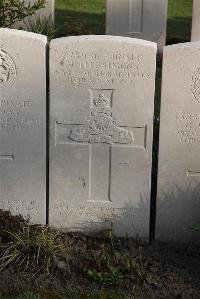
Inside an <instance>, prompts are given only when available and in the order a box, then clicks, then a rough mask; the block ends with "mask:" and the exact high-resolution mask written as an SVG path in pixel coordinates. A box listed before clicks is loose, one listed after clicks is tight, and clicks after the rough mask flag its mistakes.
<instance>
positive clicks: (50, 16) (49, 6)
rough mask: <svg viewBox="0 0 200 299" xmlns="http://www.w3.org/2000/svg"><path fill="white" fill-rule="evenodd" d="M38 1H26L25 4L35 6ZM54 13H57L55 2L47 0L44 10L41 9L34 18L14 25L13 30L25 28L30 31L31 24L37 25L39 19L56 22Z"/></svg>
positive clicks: (28, 18)
mask: <svg viewBox="0 0 200 299" xmlns="http://www.w3.org/2000/svg"><path fill="white" fill-rule="evenodd" d="M35 2H36V0H25V4H27V5H28V4H29V3H30V4H31V5H33V4H34V3H35ZM54 11H55V0H46V4H45V7H44V8H41V9H39V10H38V11H37V12H36V13H35V14H34V15H33V16H31V17H27V18H25V19H24V20H23V21H21V22H17V23H15V24H14V25H13V28H16V29H19V28H23V29H24V30H26V29H27V30H28V29H29V28H30V23H31V24H35V22H36V21H37V20H38V19H41V20H49V21H51V20H52V22H53V21H54Z"/></svg>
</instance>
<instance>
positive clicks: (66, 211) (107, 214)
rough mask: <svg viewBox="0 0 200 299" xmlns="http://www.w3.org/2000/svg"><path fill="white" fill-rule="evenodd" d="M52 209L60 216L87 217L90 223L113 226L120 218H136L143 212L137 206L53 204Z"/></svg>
mask: <svg viewBox="0 0 200 299" xmlns="http://www.w3.org/2000/svg"><path fill="white" fill-rule="evenodd" d="M52 210H53V211H55V212H56V213H59V216H60V217H78V218H79V219H81V218H83V219H84V220H85V219H87V221H88V222H90V223H99V221H101V222H102V223H103V224H104V225H108V226H112V224H113V223H114V222H115V221H117V220H118V219H120V218H123V219H124V218H126V219H130V220H131V219H132V220H134V219H135V217H137V216H138V215H139V214H141V213H142V211H141V210H140V209H137V208H127V207H119V208H117V207H105V206H104V207H102V206H101V207H96V206H78V207H72V206H63V205H62V206H61V205H58V204H54V205H52Z"/></svg>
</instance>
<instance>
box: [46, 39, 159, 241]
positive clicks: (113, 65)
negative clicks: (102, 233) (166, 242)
mask: <svg viewBox="0 0 200 299" xmlns="http://www.w3.org/2000/svg"><path fill="white" fill-rule="evenodd" d="M156 48H157V47H156V44H155V43H152V42H149V41H143V40H137V39H131V38H126V37H113V36H82V37H67V38H61V39H57V40H53V41H52V42H51V45H50V96H51V101H50V102H51V104H50V111H51V134H50V136H51V142H50V224H51V225H53V226H55V227H60V228H63V229H67V230H74V231H83V232H88V231H89V232H94V231H98V230H102V229H113V231H114V233H116V234H117V235H121V236H125V235H126V234H128V235H129V236H135V237H136V236H139V237H141V238H144V239H148V236H149V215H150V189H151V156H152V125H153V102H154V86H155V68H156V50H157V49H156Z"/></svg>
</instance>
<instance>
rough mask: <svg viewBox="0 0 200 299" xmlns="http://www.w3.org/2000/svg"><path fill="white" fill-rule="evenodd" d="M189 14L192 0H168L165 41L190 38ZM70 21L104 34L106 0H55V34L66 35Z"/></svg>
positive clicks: (91, 31)
mask: <svg viewBox="0 0 200 299" xmlns="http://www.w3.org/2000/svg"><path fill="white" fill-rule="evenodd" d="M191 16H192V0H169V7H168V25H167V43H170V44H171V43H176V42H185V41H189V40H190V32H191ZM71 22H72V23H74V22H83V23H84V25H85V27H86V29H87V30H88V31H89V32H90V33H92V34H105V26H106V0H56V27H57V28H58V34H57V35H58V36H66V35H67V34H68V30H67V24H68V23H71ZM80 34H81V32H80Z"/></svg>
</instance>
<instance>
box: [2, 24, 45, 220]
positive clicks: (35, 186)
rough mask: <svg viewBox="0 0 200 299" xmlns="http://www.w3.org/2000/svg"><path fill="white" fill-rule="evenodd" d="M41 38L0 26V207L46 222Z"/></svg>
mask: <svg viewBox="0 0 200 299" xmlns="http://www.w3.org/2000/svg"><path fill="white" fill-rule="evenodd" d="M46 44H47V38H46V36H42V35H39V34H35V33H31V32H25V31H22V30H14V29H0V209H3V210H9V211H11V213H12V214H14V215H19V214H21V215H22V216H24V217H27V216H30V221H31V222H32V223H41V224H45V223H46Z"/></svg>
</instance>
